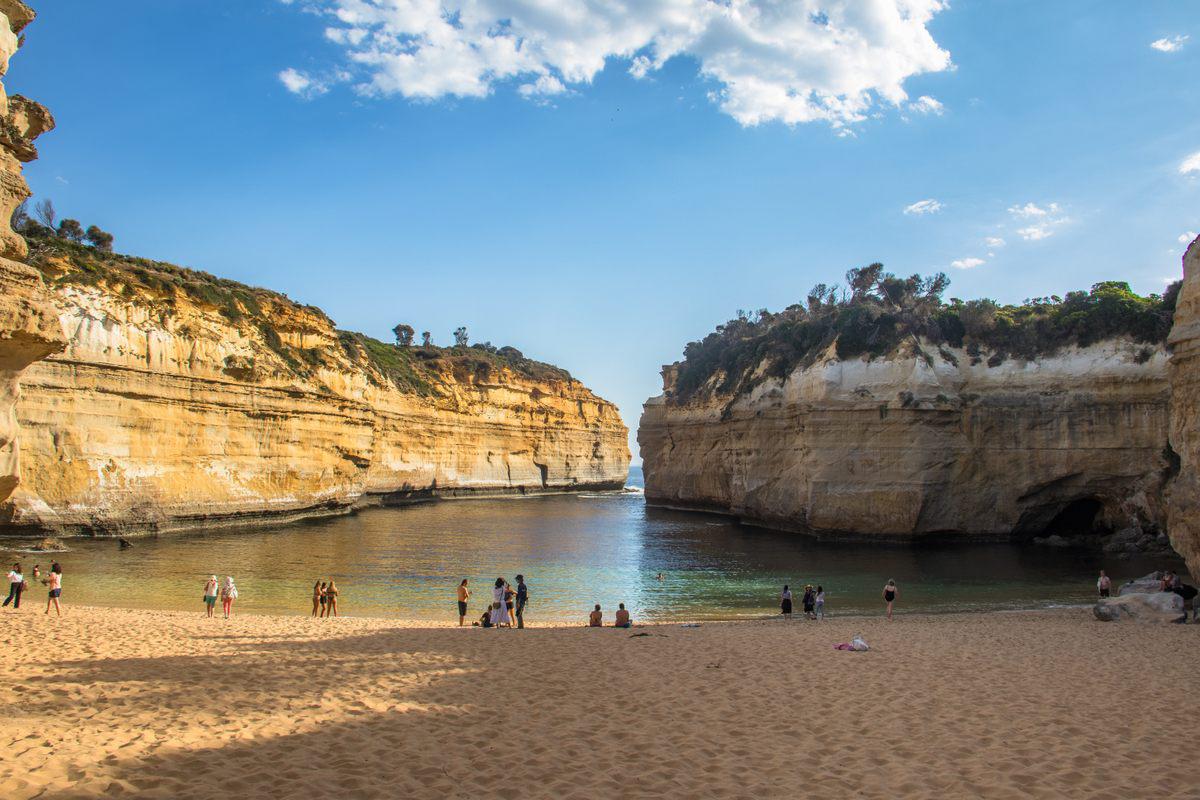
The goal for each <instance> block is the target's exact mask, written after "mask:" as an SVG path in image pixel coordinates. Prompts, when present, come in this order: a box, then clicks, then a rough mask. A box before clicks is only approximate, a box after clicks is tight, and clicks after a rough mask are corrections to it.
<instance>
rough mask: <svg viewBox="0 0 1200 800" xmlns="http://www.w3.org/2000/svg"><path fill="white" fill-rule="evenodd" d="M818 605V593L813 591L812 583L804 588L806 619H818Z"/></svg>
mask: <svg viewBox="0 0 1200 800" xmlns="http://www.w3.org/2000/svg"><path fill="white" fill-rule="evenodd" d="M816 603H817V593H816V592H814V591H813V587H812V584H811V583H810V584H808V585H807V586H805V587H804V618H805V619H816V618H817V612H816Z"/></svg>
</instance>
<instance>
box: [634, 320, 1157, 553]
mask: <svg viewBox="0 0 1200 800" xmlns="http://www.w3.org/2000/svg"><path fill="white" fill-rule="evenodd" d="M927 351H928V352H930V353H933V354H934V355H933V356H932V363H930V362H928V361H926V360H925V359H924V358H920V357H892V358H887V359H877V360H875V361H866V360H857V359H856V360H850V361H839V360H837V359H836V358H835V357H834V354H833V352H832V350H831V351H830V352H829V353H827V354H826V357H825V358H823V359H819V360H818V362H817V363H816V364H815V365H814V366H812V367H809V368H807V369H799V370H797V371H796V372H794V373H793V374H792V375H790V376H789V377H788V379H787V380H786V381H782V382H781V381H767V382H765V383H762V384H760V385H759V386H758V387H757V388H756V389H755V390H754V391H753V393H751V394H748V395H745V396H740V397H737V398H731V397H728V396H717V397H709V399H707V400H694V401H689V402H685V403H678V402H676V401H675V400H674V398H673V397H672V396H671V393H670V391H669V390H670V385H671V377H672V375H671V371H670V369H669V368H668V369H667V370H666V371H665V372H664V379H665V384H666V386H667V389H668V391H667V393H666V394H664V395H663V396H660V397H657V398H653V399H651V400H649V401H648V402H647V403H646V405H645V410H644V413H643V415H642V419H641V426H640V427H639V430H638V441H639V443H640V445H641V452H642V458H643V461H644V471H645V478H646V499H647V502H649V503H654V504H661V505H668V506H675V507H683V508H697V509H708V510H715V511H722V512H728V513H732V514H735V515H737V516H739V517H743V518H746V519H749V520H754V521H759V522H764V523H767V524H769V525H772V526H775V527H781V528H789V529H796V530H802V531H805V532H808V533H813V534H816V535H818V536H823V537H838V536H843V535H856V536H868V537H875V538H887V539H899V540H906V539H913V538H918V537H922V536H929V535H945V536H969V537H979V538H1005V537H1009V536H1011V535H1013V534H1014V533H1016V534H1018V535H1020V534H1026V535H1030V536H1032V535H1034V534H1035V533H1040V532H1041V531H1042V529H1044V527H1045V526H1046V525H1047V524H1048V523H1049V522H1050V521H1051V520H1052V519H1054V518H1055V516H1056V515H1058V514H1059V513H1060V512H1062V511H1064V509H1067V508H1068V507H1069V506H1071V504H1073V503H1084V504H1086V503H1096V504H1097V505H1098V507H1099V516H1100V519H1101V521H1102V522H1104V523H1106V524H1107V525H1109V526H1110V527H1112V528H1113V529H1119V528H1125V527H1129V526H1136V527H1142V528H1146V529H1151V530H1152V529H1155V528H1157V527H1158V526H1160V525H1161V524H1162V522H1163V519H1164V511H1163V509H1162V503H1161V500H1160V497H1161V489H1162V484H1163V482H1164V480H1165V478H1166V473H1167V469H1168V462H1167V457H1166V454H1165V453H1164V450H1165V447H1164V445H1165V444H1166V440H1167V437H1166V431H1167V423H1168V410H1167V403H1168V387H1167V381H1166V353H1165V351H1164V350H1163V349H1162V348H1158V349H1154V350H1153V351H1152V352H1151V353H1149V357H1148V358H1147V352H1146V349H1145V348H1144V347H1143V346H1141V345H1136V344H1133V343H1131V342H1121V341H1110V342H1107V343H1103V344H1099V345H1095V346H1092V347H1089V348H1085V349H1071V350H1068V351H1064V352H1062V353H1061V354H1059V355H1056V356H1051V357H1046V358H1043V359H1041V360H1039V361H1036V362H1024V361H1019V360H1015V359H1010V360H1008V361H1006V362H1004V363H1003V364H1001V365H999V366H996V367H989V366H987V364H986V363H979V364H976V365H971V358H970V357H969V356H968V355H967V354H966V353H964V352H962V351H950V352H949V355H950V356H951V357H950V358H946V357H943V356H941V355H938V350H937V349H936V348H932V347H930V348H927Z"/></svg>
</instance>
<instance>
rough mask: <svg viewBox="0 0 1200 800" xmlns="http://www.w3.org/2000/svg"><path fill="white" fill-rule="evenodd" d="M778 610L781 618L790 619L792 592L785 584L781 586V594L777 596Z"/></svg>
mask: <svg viewBox="0 0 1200 800" xmlns="http://www.w3.org/2000/svg"><path fill="white" fill-rule="evenodd" d="M779 610H780V612H781V613H782V614H783V616H785V617H787V618H788V619H791V618H792V590H791V589H789V588H788V585H787V584H786V583H785V584H784V585H783V594H781V595H779Z"/></svg>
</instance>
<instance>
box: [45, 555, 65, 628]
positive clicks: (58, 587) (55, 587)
mask: <svg viewBox="0 0 1200 800" xmlns="http://www.w3.org/2000/svg"><path fill="white" fill-rule="evenodd" d="M46 586H48V587H49V588H50V596H49V598H48V599H47V600H46V613H47V614H49V613H50V605H51V604H53V605H54V613H56V614H58V616H60V617H61V616H62V607H61V606H60V605H59V604H58V599H59V598H60V597H62V567H60V566H59V565H58V562H57V561H55V562H54V563H52V564H51V565H50V574H49V575H47V576H46Z"/></svg>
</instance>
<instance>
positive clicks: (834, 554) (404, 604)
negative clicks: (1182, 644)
mask: <svg viewBox="0 0 1200 800" xmlns="http://www.w3.org/2000/svg"><path fill="white" fill-rule="evenodd" d="M70 546H71V547H72V552H69V553H66V554H63V555H62V557H61V558H60V559H59V561H60V562H61V563H62V565H63V567H64V570H65V573H66V580H65V581H64V593H63V594H64V600H67V601H68V602H75V603H86V604H96V605H121V606H142V607H156V608H180V609H192V610H196V611H199V610H200V608H201V603H200V596H201V594H202V589H203V583H204V579H205V577H206V576H207V575H208V574H209V573H213V572H215V573H219V574H221V575H226V574H231V575H233V576H234V577H235V578H236V579H237V582H238V588H239V591H240V593H241V599H240V600H239V601H238V607H239V608H240V610H242V611H258V612H272V613H280V612H282V613H307V612H308V611H309V610H310V609H311V600H310V598H311V593H312V584H313V581H314V580H317V579H318V578H328V577H330V576H332V577H333V578H334V579H335V580H336V581H337V584H338V587H339V589H340V590H341V599H340V601H339V604H340V606H341V608H342V610H343V612H344V613H346V614H354V615H376V616H395V617H402V618H406V619H428V620H433V619H439V620H448V619H451V618H454V617H455V615H456V611H455V596H454V587H455V586H456V585H457V583H458V581H459V580H461V579H462V578H464V577H465V578H469V579H470V581H471V587H472V589H474V591H475V597H474V598H473V599H472V602H471V604H470V606H471V610H472V612H474V614H475V615H476V616H478V614H479V613H480V612H481V611H482V609H483V605H484V600H485V598H488V599H490V586H491V583H492V582H493V581H494V580H495V578H496V577H497V576H504V577H506V578H508V579H509V580H512V578H513V576H514V575H515V574H516V573H518V572H521V573H524V574H525V575H526V577H527V580H528V581H529V584H530V588H531V592H532V601H531V603H530V607H529V611H528V614H527V619H528V620H529V621H530V623H531V624H536V622H537V621H539V620H545V621H551V620H553V621H555V622H564V621H579V622H582V621H583V620H584V618H585V617H586V612H587V611H588V610H589V609H590V607H591V604H593V603H601V604H602V605H603V606H604V608H605V610H606V612H611V610H613V609H615V608H616V604H617V603H618V602H624V603H625V604H626V605H627V606H628V607H629V608H630V609H631V610H632V611H633V613H634V615H635V617H636V618H639V619H645V620H651V619H656V620H668V619H683V618H723V617H739V616H755V615H760V614H765V613H771V612H773V611H775V610H776V608H777V600H776V598H777V596H778V592H779V590H780V588H781V587H782V585H783V584H784V583H789V584H791V585H792V587H793V588H794V589H798V588H800V587H802V586H803V584H804V583H813V584H817V583H820V584H822V585H824V587H825V590H826V593H827V596H828V600H827V606H826V608H827V610H828V612H829V613H831V614H835V613H850V612H864V611H870V612H876V611H879V609H880V606H881V601H880V592H881V590H882V586H883V583H884V582H885V581H886V580H887V579H888V578H895V579H896V581H897V582H898V583H899V585H900V601H901V602H900V604H899V606H898V608H899V609H900V610H922V611H953V610H969V609H999V608H1031V607H1039V606H1046V605H1052V604H1063V603H1070V604H1074V603H1084V602H1087V601H1088V600H1090V599H1091V598H1092V596H1093V586H1094V582H1095V576H1096V572H1097V570H1099V569H1101V568H1107V569H1108V570H1109V574H1110V575H1112V576H1113V577H1114V580H1124V579H1126V578H1129V577H1133V576H1136V575H1142V574H1145V573H1147V572H1150V571H1152V570H1154V569H1159V568H1162V567H1164V566H1171V567H1174V568H1179V567H1180V566H1181V562H1180V561H1178V560H1174V561H1169V562H1168V561H1165V560H1164V559H1152V560H1151V559H1146V558H1134V559H1127V560H1120V561H1118V560H1115V559H1112V560H1109V561H1107V562H1106V561H1104V560H1103V558H1102V557H1101V556H1100V555H1098V554H1087V553H1079V552H1073V551H1068V550H1060V549H1054V548H1037V547H1031V546H1018V545H1009V544H987V545H959V546H949V545H947V546H937V547H928V546H927V547H918V548H910V547H903V546H895V545H866V544H826V543H817V542H813V541H811V540H809V539H807V538H804V537H802V536H798V535H796V534H791V533H782V532H776V531H768V530H763V529H759V528H752V527H747V526H743V525H739V524H737V523H735V522H731V521H729V520H725V519H723V518H721V517H716V516H710V515H705V514H693V513H686V512H676V511H666V510H659V509H648V508H646V507H645V505H644V502H643V498H642V496H641V495H640V494H625V495H622V494H605V495H579V496H571V495H565V496H546V497H532V498H524V499H499V500H461V501H453V502H443V503H431V504H426V505H420V506H413V507H409V508H402V509H374V510H368V511H364V512H362V513H360V514H357V515H354V516H348V517H338V518H334V519H328V520H322V521H316V522H309V523H302V524H294V525H288V526H284V527H281V528H275V529H263V528H251V529H244V530H228V529H226V530H220V531H216V532H213V533H211V534H192V535H175V536H170V537H164V538H160V539H145V540H137V541H135V542H134V547H133V548H131V549H128V550H120V549H119V548H118V546H117V543H116V542H114V541H111V540H80V539H75V540H70ZM21 560H22V561H23V562H24V563H25V567H26V570H27V571H28V570H29V569H30V568H31V567H32V565H33V563H35V561H40V562H41V564H42V568H43V570H44V569H46V568H47V567H48V565H49V562H50V558H48V557H44V556H39V557H36V558H35V557H32V556H29V555H25V556H22V559H21ZM659 572H662V573H663V576H664V580H662V581H659V580H657V579H656V575H657V573H659ZM37 596H38V595H34V597H37ZM798 596H799V592H797V597H798Z"/></svg>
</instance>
